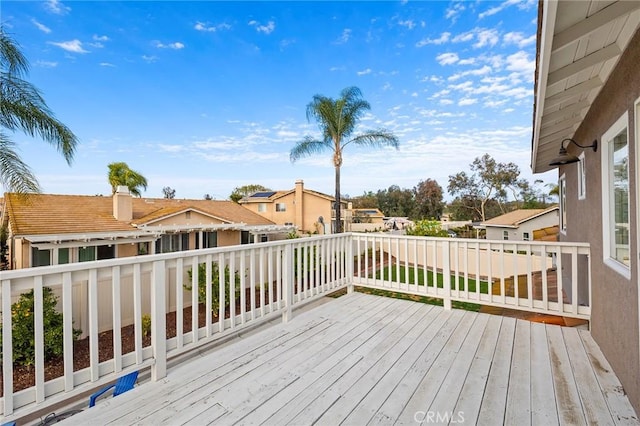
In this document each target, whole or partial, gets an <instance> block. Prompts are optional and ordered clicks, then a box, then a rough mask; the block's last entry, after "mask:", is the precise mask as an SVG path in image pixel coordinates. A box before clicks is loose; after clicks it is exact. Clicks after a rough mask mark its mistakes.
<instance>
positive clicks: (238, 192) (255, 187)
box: [229, 184, 271, 203]
mask: <svg viewBox="0 0 640 426" xmlns="http://www.w3.org/2000/svg"><path fill="white" fill-rule="evenodd" d="M259 191H271V190H270V189H269V188H267V187H265V186H262V185H260V184H251V185H243V186H236V187H235V188H234V189H233V191H232V192H231V195H229V199H230V200H231V201H233V202H234V203H237V202H238V201H240V200H242V199H243V198H244V197H246V196H249V195H251V194H254V193H256V192H259Z"/></svg>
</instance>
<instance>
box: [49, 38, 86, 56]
mask: <svg viewBox="0 0 640 426" xmlns="http://www.w3.org/2000/svg"><path fill="white" fill-rule="evenodd" d="M47 43H48V44H51V45H53V46H57V47H59V48H60V49H64V50H66V51H67V52H73V53H89V51H88V50H84V49H83V48H82V42H81V41H80V40H78V39H75V40H69V41H60V42H55V41H49V42H47Z"/></svg>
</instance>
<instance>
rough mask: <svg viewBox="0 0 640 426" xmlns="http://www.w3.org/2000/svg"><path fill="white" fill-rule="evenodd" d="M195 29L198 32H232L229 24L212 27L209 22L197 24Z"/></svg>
mask: <svg viewBox="0 0 640 426" xmlns="http://www.w3.org/2000/svg"><path fill="white" fill-rule="evenodd" d="M193 28H194V29H195V30H197V31H204V32H210V33H213V32H216V31H218V30H230V29H231V25H229V24H227V23H224V22H223V23H222V24H216V25H210V24H209V23H208V22H200V21H198V22H196V24H195V25H194V26H193Z"/></svg>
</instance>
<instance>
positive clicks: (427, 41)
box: [416, 32, 451, 47]
mask: <svg viewBox="0 0 640 426" xmlns="http://www.w3.org/2000/svg"><path fill="white" fill-rule="evenodd" d="M450 38H451V33H448V32H444V33H442V34H440V37H438V38H435V39H432V38H425V39H422V40H420V41H419V42H417V43H416V47H423V46H426V45H427V44H436V45H440V44H443V43H446V42H448V41H449V39H450Z"/></svg>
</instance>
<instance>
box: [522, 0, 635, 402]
mask: <svg viewBox="0 0 640 426" xmlns="http://www.w3.org/2000/svg"><path fill="white" fill-rule="evenodd" d="M590 4H591V6H593V7H591V6H589V5H590ZM587 7H589V10H588V11H586V8H587ZM607 9H608V10H607ZM613 10H617V11H618V12H617V13H613V14H612V13H609V12H611V11H613ZM607 16H608V17H607ZM587 19H588V21H587ZM539 21H540V23H539V31H538V55H537V74H536V95H537V96H538V98H537V99H536V104H535V112H534V137H533V146H532V154H533V155H532V165H533V168H534V172H542V171H546V170H549V169H551V168H553V166H552V165H551V164H550V163H551V162H552V161H551V159H553V158H554V157H556V156H558V152H559V149H560V147H561V143H563V144H564V146H565V147H566V149H567V152H568V154H570V155H573V156H575V157H578V158H581V159H582V160H581V161H579V162H576V163H570V164H566V165H560V166H557V167H558V178H559V182H560V188H561V194H560V199H561V203H560V204H561V205H560V218H561V222H560V236H559V239H560V241H567V242H573V241H579V242H588V243H590V246H591V271H588V268H587V266H586V265H581V266H580V267H579V271H580V272H581V273H583V274H587V273H589V272H590V273H591V282H592V285H591V291H592V302H591V334H592V335H593V337H594V339H595V340H596V341H597V343H598V345H599V346H600V349H601V350H602V351H603V353H604V355H605V356H606V358H607V360H608V361H609V363H610V364H611V366H612V367H613V369H614V371H615V372H616V374H617V376H618V377H619V379H620V381H621V383H622V385H623V387H624V391H625V392H626V393H627V395H628V396H629V400H630V401H631V403H632V404H633V406H634V408H635V410H636V412H640V326H639V324H640V317H639V296H640V294H639V285H638V278H639V276H638V268H639V262H638V255H639V252H638V244H639V243H640V241H639V240H638V235H639V233H640V228H639V223H638V214H639V213H640V212H639V209H638V203H639V202H640V199H639V197H638V195H639V189H640V188H639V187H638V182H639V181H640V173H639V170H638V165H639V163H638V159H639V155H640V152H639V150H638V142H639V137H640V68H639V64H640V30H639V29H638V28H640V2H607V3H599V4H595V3H593V4H592V3H590V2H584V4H583V2H571V1H560V2H544V3H542V2H541V3H540V14H539ZM591 26H593V28H590V27H591ZM576 28H577V29H582V30H581V31H578V30H577V29H576ZM587 29H589V30H590V32H589V31H586V30H587ZM585 31H586V32H585ZM594 34H599V35H598V36H597V37H596V36H594ZM569 35H571V37H569ZM545 41H546V42H545ZM578 46H580V49H578ZM583 47H584V49H583ZM605 49H607V50H605ZM605 51H607V52H609V55H608V56H606V57H605V56H602V55H603V53H604V52H605ZM567 55H569V56H570V57H569V56H567ZM599 55H600V58H603V59H600V60H599V61H595V59H596V58H597V57H598V56H599ZM589 57H591V58H590V59H585V58H589ZM591 59H593V61H592V60H591ZM576 64H577V65H576ZM582 64H584V65H582ZM578 65H582V66H583V68H580V67H578ZM563 67H564V69H563ZM569 71H573V72H569ZM578 89H581V90H578ZM559 101H562V102H559ZM563 111H566V113H563ZM551 130H555V133H550V132H551ZM619 135H623V136H620V137H621V138H623V137H624V138H626V148H621V146H624V145H623V144H621V145H617V144H618V142H619V141H622V139H618V142H616V145H614V137H617V136H619ZM566 138H571V139H573V140H574V141H576V143H578V144H580V145H583V146H590V145H593V142H594V141H596V143H597V150H594V149H593V148H579V147H577V146H575V145H574V144H573V143H571V142H569V141H566ZM614 147H615V150H616V151H615V152H616V153H617V154H616V155H617V156H619V157H618V158H623V157H626V159H624V160H621V161H622V163H619V164H624V169H625V171H626V175H627V177H628V181H627V183H626V184H624V185H623V186H620V187H626V188H627V189H628V198H627V197H617V196H616V192H615V191H610V189H609V188H610V184H611V183H610V181H611V179H612V176H613V171H612V167H611V166H608V164H610V163H611V159H610V158H611V156H612V155H613V154H612V153H613V152H614V149H613V148H614ZM620 167H623V166H620ZM610 172H611V173H610ZM623 174H624V173H623ZM620 187H619V188H620ZM614 197H615V199H616V201H612V200H613V199H614ZM616 212H627V213H628V214H627V215H625V214H622V213H621V214H620V215H617V213H616ZM614 214H615V215H616V216H615V217H614ZM625 216H626V217H625ZM623 222H625V223H623ZM614 229H615V232H614ZM623 230H624V231H625V232H622V231H623ZM627 231H628V247H627V248H626V253H627V255H626V256H621V257H620V260H617V259H614V258H612V253H613V252H614V251H615V250H617V249H618V248H619V246H621V245H622V246H627V244H626V242H625V240H626V238H625V237H624V235H623V234H625V233H626V232H627ZM613 234H615V235H616V237H615V239H614V237H613V236H612V235H613ZM582 282H584V280H581V282H579V285H582Z"/></svg>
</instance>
